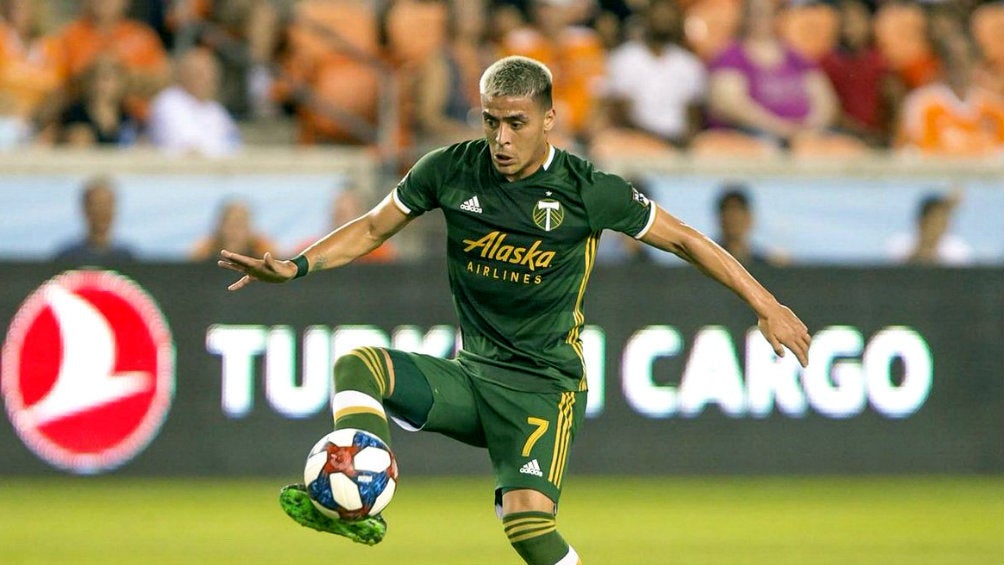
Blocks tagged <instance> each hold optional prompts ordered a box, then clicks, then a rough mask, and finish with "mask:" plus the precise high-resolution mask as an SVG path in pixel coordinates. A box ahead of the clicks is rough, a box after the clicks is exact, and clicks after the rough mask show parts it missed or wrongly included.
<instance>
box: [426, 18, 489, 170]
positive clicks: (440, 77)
mask: <svg viewBox="0 0 1004 565" xmlns="http://www.w3.org/2000/svg"><path fill="white" fill-rule="evenodd" d="M486 10H487V8H486V6H485V3H484V1H483V0H467V1H455V2H452V3H450V5H449V20H448V24H447V42H446V43H445V44H444V45H442V47H441V48H440V49H437V50H436V52H435V53H433V55H432V56H431V57H429V58H428V59H427V60H426V61H425V62H424V64H422V65H421V66H420V67H419V69H418V73H417V77H416V81H415V120H414V122H415V127H414V133H415V136H416V140H417V143H418V145H419V146H422V147H424V146H432V145H435V146H438V145H443V144H447V143H454V142H457V141H463V140H465V139H471V138H473V137H478V136H480V135H481V127H480V122H479V120H476V119H475V120H473V121H472V120H471V118H472V117H476V114H473V113H472V110H474V109H475V108H478V107H480V97H479V95H478V92H477V89H476V88H474V86H475V85H477V84H478V79H479V78H480V76H481V71H482V70H483V69H484V68H485V67H486V66H488V64H490V63H491V62H492V61H493V60H494V56H493V54H492V53H490V52H486V48H485V45H486V44H487V43H486V41H485V35H486V28H485V25H486V17H487V16H486ZM423 152H424V151H423Z"/></svg>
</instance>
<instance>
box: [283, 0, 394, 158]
mask: <svg viewBox="0 0 1004 565" xmlns="http://www.w3.org/2000/svg"><path fill="white" fill-rule="evenodd" d="M289 43H290V44H289V56H288V58H287V60H286V62H285V68H284V71H285V73H286V77H284V78H285V80H287V81H288V82H290V83H291V87H290V89H291V90H294V91H297V90H302V89H303V88H304V87H306V88H307V89H308V90H309V92H310V94H309V96H308V99H309V102H307V103H304V104H302V105H301V106H300V109H299V116H300V141H301V142H302V143H316V142H320V141H336V142H357V141H359V138H358V136H357V135H355V134H354V133H353V132H352V131H351V128H349V127H346V125H345V124H346V123H347V122H346V120H345V119H344V117H342V118H339V117H338V116H339V114H342V115H343V116H344V115H345V114H347V115H350V116H353V117H354V118H355V119H358V120H361V123H364V124H369V125H371V126H372V125H373V124H375V121H376V113H377V101H378V99H379V84H380V74H379V70H378V69H377V68H375V67H374V66H373V64H372V61H378V60H379V56H380V47H379V37H378V32H377V18H376V13H375V11H374V10H373V7H372V5H371V4H370V3H369V2H367V1H364V0H303V1H302V2H300V3H299V4H297V6H296V11H295V13H294V17H293V19H292V21H291V23H290V28H289Z"/></svg>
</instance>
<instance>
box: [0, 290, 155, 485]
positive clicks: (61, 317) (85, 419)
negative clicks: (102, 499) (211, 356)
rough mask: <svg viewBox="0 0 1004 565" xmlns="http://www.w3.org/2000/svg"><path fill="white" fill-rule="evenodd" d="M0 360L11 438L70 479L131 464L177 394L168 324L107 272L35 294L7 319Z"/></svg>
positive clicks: (136, 292) (0, 388) (141, 292)
mask: <svg viewBox="0 0 1004 565" xmlns="http://www.w3.org/2000/svg"><path fill="white" fill-rule="evenodd" d="M0 361H2V365H0V368H2V371H0V393H2V394H3V398H4V404H5V405H6V408H7V414H8V415H9V416H10V419H11V422H13V424H14V428H15V429H16V430H17V433H18V435H20V436H21V439H22V440H23V441H24V443H25V445H27V446H28V447H29V448H30V449H31V450H32V451H34V452H35V454H36V455H38V456H39V457H41V458H42V459H44V460H45V461H48V462H49V463H51V464H53V465H55V466H57V467H60V468H63V469H66V470H68V471H72V472H75V473H84V474H91V473H99V472H102V471H107V470H109V469H113V468H115V467H118V466H119V465H122V464H123V463H126V462H127V461H129V460H130V459H132V458H133V457H135V456H136V454H137V453H139V452H140V451H142V450H143V448H145V447H146V446H147V445H148V444H149V443H150V441H152V440H153V438H154V437H155V436H156V435H157V432H158V431H159V430H160V426H161V424H162V423H163V422H164V418H165V417H166V416H167V411H168V408H170V405H171V399H172V398H173V396H174V345H173V342H172V340H171V332H170V330H169V329H168V326H167V322H166V320H165V319H164V316H163V314H161V312H160V309H159V308H157V305H156V304H155V303H154V301H153V300H152V299H151V298H150V296H149V295H148V294H147V293H146V292H145V291H144V290H143V289H142V288H140V287H139V285H137V284H136V283H134V282H133V281H131V280H130V279H128V278H126V277H124V276H122V275H120V274H118V273H115V272H112V271H68V272H65V273H63V274H61V275H59V276H57V277H55V278H53V279H52V280H50V281H48V282H46V283H45V284H43V285H42V286H41V287H39V288H38V289H37V290H36V291H35V292H33V293H32V294H31V296H29V297H28V298H27V300H25V302H24V304H22V305H21V308H20V309H19V310H18V312H17V314H16V315H15V316H14V321H13V323H11V326H10V329H9V330H8V332H7V339H6V341H5V342H4V347H3V353H2V358H0Z"/></svg>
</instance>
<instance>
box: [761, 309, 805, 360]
mask: <svg viewBox="0 0 1004 565" xmlns="http://www.w3.org/2000/svg"><path fill="white" fill-rule="evenodd" d="M757 326H758V327H759V328H760V333H762V334H763V336H764V337H765V338H766V339H767V342H768V343H770V346H771V347H772V348H773V349H774V353H776V354H777V355H778V357H784V353H785V352H784V348H785V347H787V348H788V349H789V350H790V351H791V352H792V353H794V354H795V357H796V358H797V359H798V363H799V364H800V365H801V366H803V367H805V366H806V365H808V364H809V343H810V342H811V341H812V337H811V336H809V330H808V328H806V327H805V324H804V323H802V320H799V319H798V316H796V315H795V313H794V312H792V311H791V309H790V308H788V307H787V306H784V305H783V304H777V305H776V306H775V307H774V308H772V309H770V310H769V311H768V312H766V313H765V314H763V315H761V316H760V320H759V321H758V322H757Z"/></svg>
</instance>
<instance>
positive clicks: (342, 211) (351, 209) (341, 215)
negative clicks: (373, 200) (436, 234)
mask: <svg viewBox="0 0 1004 565" xmlns="http://www.w3.org/2000/svg"><path fill="white" fill-rule="evenodd" d="M365 200H366V199H365V197H364V196H363V193H362V191H361V190H359V189H358V188H355V187H351V186H350V187H348V188H344V189H342V190H340V191H338V193H336V194H335V196H334V198H332V199H331V209H330V214H331V215H330V217H329V220H330V222H329V224H328V231H334V230H335V229H336V228H339V227H341V226H343V225H345V224H347V223H349V222H351V221H352V220H354V219H356V218H358V217H360V216H362V215H363V214H364V213H365V212H366V210H368V209H369V208H368V206H367V202H365ZM323 235H324V234H319V235H318V236H315V237H311V238H309V239H307V240H305V241H303V242H301V243H300V244H299V245H297V247H296V249H293V250H292V254H294V255H295V254H298V253H299V252H300V251H303V250H304V249H305V248H306V247H307V246H308V245H310V244H312V243H314V242H315V241H317V240H318V239H320V237H321V236H323ZM227 249H230V248H229V247H228V248H227ZM397 258H398V252H397V246H396V245H395V244H394V243H393V242H391V241H390V240H388V241H385V242H383V244H382V245H380V247H377V248H376V249H374V250H373V251H370V252H369V253H367V254H366V255H363V256H362V257H360V258H359V259H357V260H356V262H357V263H391V262H393V261H396V260H397Z"/></svg>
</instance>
